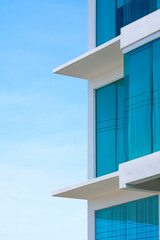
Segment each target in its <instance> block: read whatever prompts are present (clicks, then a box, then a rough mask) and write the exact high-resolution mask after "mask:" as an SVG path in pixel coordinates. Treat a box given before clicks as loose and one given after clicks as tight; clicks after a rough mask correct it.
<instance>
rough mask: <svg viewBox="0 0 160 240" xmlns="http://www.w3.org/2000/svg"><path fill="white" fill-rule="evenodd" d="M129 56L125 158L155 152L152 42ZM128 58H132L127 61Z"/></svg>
mask: <svg viewBox="0 0 160 240" xmlns="http://www.w3.org/2000/svg"><path fill="white" fill-rule="evenodd" d="M127 55H128V57H125V65H126V68H127V70H126V71H125V74H126V73H127V71H129V75H128V76H125V88H126V89H125V158H126V159H125V161H128V160H132V159H135V158H138V157H141V156H145V155H147V154H150V153H151V152H152V136H151V124H152V119H151V115H152V114H151V105H152V79H151V74H152V68H151V49H150V46H148V45H147V47H143V48H140V49H138V50H136V51H132V52H131V53H129V54H127ZM126 61H128V62H126Z"/></svg>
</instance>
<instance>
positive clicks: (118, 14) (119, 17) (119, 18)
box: [116, 0, 125, 36]
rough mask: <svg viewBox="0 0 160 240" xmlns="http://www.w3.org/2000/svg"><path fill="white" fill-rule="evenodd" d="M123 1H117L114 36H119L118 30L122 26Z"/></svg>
mask: <svg viewBox="0 0 160 240" xmlns="http://www.w3.org/2000/svg"><path fill="white" fill-rule="evenodd" d="M124 5H125V0H117V7H116V36H118V35H120V29H121V28H122V27H123V26H124Z"/></svg>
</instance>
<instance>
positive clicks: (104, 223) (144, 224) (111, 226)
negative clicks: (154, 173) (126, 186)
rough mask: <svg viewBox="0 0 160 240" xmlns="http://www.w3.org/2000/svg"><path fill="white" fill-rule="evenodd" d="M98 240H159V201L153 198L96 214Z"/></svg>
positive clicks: (155, 197) (103, 210)
mask: <svg viewBox="0 0 160 240" xmlns="http://www.w3.org/2000/svg"><path fill="white" fill-rule="evenodd" d="M95 218H96V219H95V220H96V240H113V239H114V240H120V239H122V240H133V239H139V240H144V239H145V240H146V239H148V240H149V239H154V240H159V199H158V196H153V197H149V198H145V199H140V200H137V201H133V202H129V203H125V204H121V205H118V206H114V207H110V208H106V209H102V210H98V211H96V212H95Z"/></svg>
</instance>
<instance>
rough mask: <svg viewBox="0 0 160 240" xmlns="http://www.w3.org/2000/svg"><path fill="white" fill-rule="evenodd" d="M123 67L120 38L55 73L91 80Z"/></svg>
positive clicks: (70, 62) (95, 49) (55, 70)
mask: <svg viewBox="0 0 160 240" xmlns="http://www.w3.org/2000/svg"><path fill="white" fill-rule="evenodd" d="M120 65H121V66H123V54H122V51H121V50H120V36H118V37H116V38H114V39H112V40H110V41H108V42H106V43H104V44H102V45H101V46H99V47H96V48H94V49H92V50H90V51H88V52H87V53H85V54H83V55H81V56H79V57H77V58H75V59H73V60H71V61H69V62H67V63H65V64H64V65H62V66H60V67H57V68H56V69H54V70H53V73H56V74H61V75H66V76H71V77H76V78H83V79H87V80H91V79H93V78H95V77H97V76H99V75H101V74H104V73H105V72H107V71H109V70H111V69H114V68H116V67H117V66H120Z"/></svg>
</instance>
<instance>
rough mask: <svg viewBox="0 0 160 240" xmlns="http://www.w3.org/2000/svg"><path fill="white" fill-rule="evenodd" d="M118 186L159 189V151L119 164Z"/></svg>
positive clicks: (121, 187) (122, 187)
mask: <svg viewBox="0 0 160 240" xmlns="http://www.w3.org/2000/svg"><path fill="white" fill-rule="evenodd" d="M119 187H120V189H124V188H136V189H144V190H149V191H150V190H151V191H160V152H155V153H152V154H149V155H146V156H144V157H141V158H137V159H134V160H131V161H129V162H125V163H122V164H120V165H119Z"/></svg>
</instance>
